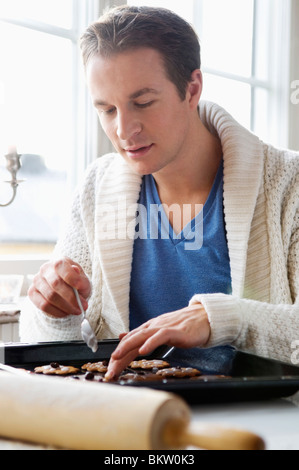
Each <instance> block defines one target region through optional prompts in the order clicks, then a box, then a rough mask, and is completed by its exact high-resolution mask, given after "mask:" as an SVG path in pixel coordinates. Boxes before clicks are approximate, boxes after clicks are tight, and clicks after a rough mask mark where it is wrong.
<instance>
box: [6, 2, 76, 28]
mask: <svg viewBox="0 0 299 470" xmlns="http://www.w3.org/2000/svg"><path fill="white" fill-rule="evenodd" d="M72 4H73V1H72V0H0V17H1V16H2V17H24V18H30V19H33V20H36V21H42V22H44V23H49V24H53V25H56V26H60V27H62V28H67V29H70V28H71V26H72Z"/></svg>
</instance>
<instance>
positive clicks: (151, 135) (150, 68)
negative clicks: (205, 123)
mask: <svg viewBox="0 0 299 470" xmlns="http://www.w3.org/2000/svg"><path fill="white" fill-rule="evenodd" d="M86 72H87V81H88V85H89V89H90V93H91V97H92V99H93V102H94V106H95V107H96V109H97V112H98V115H99V118H100V122H101V125H102V127H103V130H104V131H105V133H106V135H107V136H108V138H109V139H110V141H111V142H112V144H113V146H114V147H115V149H116V151H117V152H118V153H119V154H120V155H122V157H123V158H124V159H125V160H126V162H127V163H128V164H129V165H130V166H131V167H132V168H133V170H134V171H135V172H136V173H138V174H140V175H145V174H153V173H157V172H159V171H161V170H164V169H166V168H172V169H173V170H175V166H174V165H175V164H176V162H178V161H179V160H180V161H181V160H182V158H183V156H184V152H185V149H186V145H189V144H190V142H189V139H188V137H189V135H188V134H189V132H190V119H191V115H192V110H191V107H190V105H189V100H188V98H187V99H185V100H184V101H182V100H181V98H180V97H179V94H178V90H177V88H176V86H175V85H174V84H173V83H172V82H171V81H170V80H169V78H168V77H167V75H166V71H165V66H164V64H163V61H162V58H161V55H160V54H159V53H158V52H157V51H155V50H154V49H150V48H140V49H137V50H132V51H127V52H125V53H121V54H117V55H113V56H112V57H109V58H103V57H101V56H100V55H95V56H94V57H93V58H92V59H90V62H89V63H88V65H87V71H86ZM187 96H188V95H187ZM193 111H194V108H193ZM170 165H171V167H170Z"/></svg>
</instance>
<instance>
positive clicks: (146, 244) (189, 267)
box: [130, 164, 231, 329]
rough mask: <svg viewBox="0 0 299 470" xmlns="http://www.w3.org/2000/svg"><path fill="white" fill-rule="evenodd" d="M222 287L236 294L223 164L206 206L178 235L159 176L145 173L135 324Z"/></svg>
mask: <svg viewBox="0 0 299 470" xmlns="http://www.w3.org/2000/svg"><path fill="white" fill-rule="evenodd" d="M184 210H188V207H187V206H186V209H185V208H184ZM216 292H221V293H226V294H230V293H231V275H230V263H229V256H228V248H227V240H226V233H225V226H224V216H223V165H222V164H221V165H220V167H219V170H218V172H217V175H216V178H215V181H214V184H213V187H212V190H211V192H210V194H209V197H208V199H207V201H206V203H205V204H204V206H203V208H202V210H200V211H199V213H198V214H197V215H196V217H195V218H194V219H193V220H192V221H191V222H190V223H188V224H187V225H186V227H184V229H183V230H182V232H181V233H180V234H178V235H176V234H175V232H174V231H173V229H172V226H171V224H170V223H169V220H168V217H167V215H166V212H165V211H164V209H163V207H162V204H161V201H160V198H159V195H158V191H157V188H156V184H155V180H154V178H153V176H152V175H147V176H144V177H143V182H142V186H141V192H140V199H139V205H138V213H137V219H136V228H135V241H134V250H133V262H132V274H131V285H130V329H133V328H136V327H137V326H139V325H141V324H142V323H144V322H146V321H147V320H149V319H150V318H153V317H156V316H158V315H160V314H162V313H166V312H172V311H175V310H179V309H181V308H184V307H186V306H187V305H188V303H189V300H190V299H191V297H192V296H193V295H194V294H200V293H202V294H204V293H216Z"/></svg>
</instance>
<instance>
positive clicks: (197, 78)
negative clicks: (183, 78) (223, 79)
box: [186, 69, 203, 109]
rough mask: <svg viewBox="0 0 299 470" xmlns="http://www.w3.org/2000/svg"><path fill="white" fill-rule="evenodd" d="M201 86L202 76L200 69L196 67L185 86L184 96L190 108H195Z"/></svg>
mask: <svg viewBox="0 0 299 470" xmlns="http://www.w3.org/2000/svg"><path fill="white" fill-rule="evenodd" d="M202 88H203V78H202V73H201V70H199V69H196V70H194V72H192V75H191V80H190V82H189V83H188V86H187V94H186V98H187V100H188V102H189V104H190V106H191V107H192V108H194V109H195V108H197V106H198V102H199V100H200V97H201V94H202Z"/></svg>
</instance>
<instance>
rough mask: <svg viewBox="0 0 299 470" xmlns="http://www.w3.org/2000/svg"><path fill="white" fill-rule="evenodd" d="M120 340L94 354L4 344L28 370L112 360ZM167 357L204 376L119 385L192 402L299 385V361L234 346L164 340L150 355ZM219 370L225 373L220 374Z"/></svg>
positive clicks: (280, 393) (7, 354)
mask: <svg viewBox="0 0 299 470" xmlns="http://www.w3.org/2000/svg"><path fill="white" fill-rule="evenodd" d="M117 344H118V341H116V340H104V341H100V342H99V349H98V351H97V353H95V354H94V353H93V352H92V351H91V350H90V349H89V348H88V347H87V346H86V345H85V343H83V342H81V341H73V342H52V343H36V344H22V343H15V344H13V343H6V344H4V345H3V344H2V345H1V346H0V357H2V360H3V361H4V362H5V364H7V365H10V366H13V367H17V368H25V369H27V370H33V369H34V367H37V366H40V365H46V364H49V363H50V362H53V361H55V362H58V363H60V364H64V365H74V366H75V367H76V366H81V365H83V364H84V363H85V362H96V361H100V360H105V359H106V360H109V358H110V356H111V354H112V352H113V351H114V349H115V348H116V346H117ZM162 357H167V361H168V362H170V363H171V365H174V366H177V365H179V366H184V367H186V366H191V367H196V368H198V369H200V370H201V372H202V373H203V375H205V380H193V379H176V380H171V379H168V380H167V381H166V382H160V381H159V382H146V385H145V384H144V383H141V382H136V383H133V384H130V385H128V384H126V385H119V384H116V385H115V386H134V387H140V386H142V387H144V386H146V387H149V388H153V389H158V390H164V391H167V392H172V393H175V394H178V395H180V396H181V397H183V398H184V399H185V400H186V401H187V402H188V403H190V404H201V403H213V402H217V403H222V402H239V401H256V400H265V399H267V400H268V399H274V398H282V397H289V396H291V395H293V394H295V393H296V392H297V391H299V367H296V366H294V365H291V364H285V363H282V362H279V361H274V360H271V359H265V358H261V357H258V356H255V355H252V354H248V353H244V352H241V351H238V350H236V349H235V348H233V347H230V346H223V347H216V348H212V349H196V350H193V349H192V350H179V349H173V350H171V351H169V349H168V348H167V347H163V346H162V347H161V348H158V349H157V350H156V351H154V352H153V353H152V354H151V355H149V356H147V358H162ZM219 375H224V376H226V378H219V377H215V376H219ZM227 376H228V377H227Z"/></svg>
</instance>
